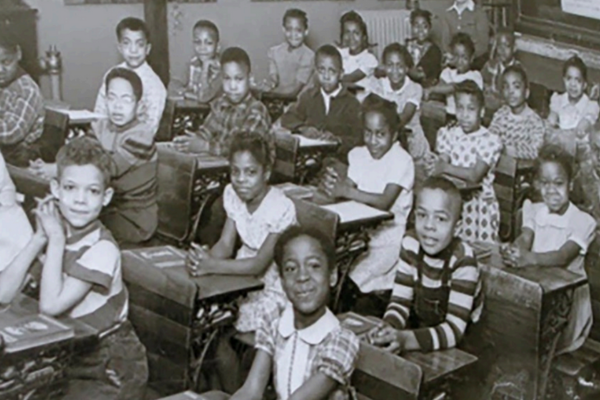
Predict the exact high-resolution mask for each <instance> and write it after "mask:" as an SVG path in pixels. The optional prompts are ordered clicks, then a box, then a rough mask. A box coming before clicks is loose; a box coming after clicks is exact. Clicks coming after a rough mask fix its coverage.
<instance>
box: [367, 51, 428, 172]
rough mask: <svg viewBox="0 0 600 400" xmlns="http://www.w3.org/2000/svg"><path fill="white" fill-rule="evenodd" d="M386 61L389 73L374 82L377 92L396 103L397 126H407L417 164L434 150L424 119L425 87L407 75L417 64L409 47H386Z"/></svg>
mask: <svg viewBox="0 0 600 400" xmlns="http://www.w3.org/2000/svg"><path fill="white" fill-rule="evenodd" d="M383 63H384V67H385V71H386V75H387V76H386V77H385V78H381V79H377V80H376V81H374V84H373V91H374V92H375V93H376V94H378V95H379V96H381V97H383V98H384V99H386V100H389V101H393V102H395V103H396V107H397V108H396V112H397V113H398V115H399V117H400V124H399V125H398V128H397V129H398V130H399V131H400V132H402V131H403V130H404V129H405V128H406V131H407V133H408V137H407V139H408V149H407V150H408V152H409V154H410V155H411V156H412V158H413V160H414V162H415V164H421V161H422V160H423V159H424V157H425V155H426V154H428V153H429V151H430V149H429V143H428V142H427V139H426V138H425V133H424V132H423V128H422V127H421V121H420V119H421V117H420V115H421V113H420V112H419V108H420V104H421V98H422V97H423V88H422V87H421V85H419V84H418V83H415V82H413V81H412V80H411V79H410V78H409V77H408V76H407V74H408V71H409V70H410V69H411V68H412V67H413V61H412V58H411V56H410V54H409V53H408V50H407V49H406V47H404V46H401V45H400V44H398V43H392V44H390V45H388V46H387V47H386V48H385V49H384V50H383Z"/></svg>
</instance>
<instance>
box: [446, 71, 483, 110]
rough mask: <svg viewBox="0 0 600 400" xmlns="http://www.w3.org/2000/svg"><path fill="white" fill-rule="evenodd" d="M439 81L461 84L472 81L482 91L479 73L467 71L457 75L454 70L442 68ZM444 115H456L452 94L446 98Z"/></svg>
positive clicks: (481, 79)
mask: <svg viewBox="0 0 600 400" xmlns="http://www.w3.org/2000/svg"><path fill="white" fill-rule="evenodd" d="M440 80H441V81H442V82H444V83H451V84H454V83H461V82H464V81H468V80H472V81H473V82H475V83H476V84H477V86H479V88H480V89H481V90H483V76H481V72H479V71H467V72H465V73H464V74H460V73H458V71H457V70H456V69H454V68H444V70H443V71H442V74H441V75H440ZM446 113H448V114H450V115H456V102H455V101H454V94H449V95H448V96H446Z"/></svg>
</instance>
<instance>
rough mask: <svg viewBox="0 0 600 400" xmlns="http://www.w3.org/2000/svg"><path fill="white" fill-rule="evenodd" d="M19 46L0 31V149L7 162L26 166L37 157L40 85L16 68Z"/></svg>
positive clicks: (41, 105)
mask: <svg viewBox="0 0 600 400" xmlns="http://www.w3.org/2000/svg"><path fill="white" fill-rule="evenodd" d="M19 61H21V48H20V47H19V45H18V44H17V42H16V40H15V39H14V38H13V37H12V35H11V34H10V33H8V32H7V31H5V30H2V31H0V66H1V67H0V151H2V155H3V156H4V159H5V160H6V162H7V163H8V164H13V165H17V166H19V167H27V166H28V165H29V161H33V160H35V159H37V158H38V157H39V147H38V144H37V143H36V142H37V141H38V139H39V138H40V137H41V136H42V130H43V128H44V114H45V112H44V99H43V97H42V93H41V92H40V88H39V86H38V85H37V83H35V81H34V80H33V79H31V77H30V76H29V75H28V74H27V73H26V72H25V71H23V70H22V69H21V67H19Z"/></svg>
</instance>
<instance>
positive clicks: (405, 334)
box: [366, 322, 419, 353]
mask: <svg viewBox="0 0 600 400" xmlns="http://www.w3.org/2000/svg"><path fill="white" fill-rule="evenodd" d="M366 339H367V342H368V343H369V344H372V345H373V346H377V347H381V348H382V349H383V350H385V351H389V352H390V353H402V352H404V351H409V350H418V349H419V344H418V342H417V339H416V337H415V335H414V333H413V332H412V331H410V330H398V329H396V328H394V327H392V326H390V325H389V324H387V323H385V322H380V323H379V324H378V325H377V326H376V327H374V328H373V329H371V330H370V331H369V332H367V335H366Z"/></svg>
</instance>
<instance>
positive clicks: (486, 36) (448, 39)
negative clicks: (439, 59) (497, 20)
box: [441, 0, 490, 70]
mask: <svg viewBox="0 0 600 400" xmlns="http://www.w3.org/2000/svg"><path fill="white" fill-rule="evenodd" d="M441 20H442V21H441V34H442V47H443V50H444V51H445V52H451V51H452V38H453V37H454V36H455V35H456V34H457V33H459V32H463V33H465V34H466V35H469V36H470V37H471V38H472V39H473V41H474V42H475V53H474V58H475V61H474V63H473V68H474V69H477V70H480V69H481V68H482V67H483V65H484V64H485V62H486V61H487V59H488V46H489V42H490V22H489V21H488V18H487V15H486V13H485V11H484V10H483V9H482V8H481V7H480V6H477V5H476V4H475V2H474V1H473V0H455V1H454V4H452V6H451V7H450V8H448V9H447V10H446V12H445V13H444V14H442V17H441Z"/></svg>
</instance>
